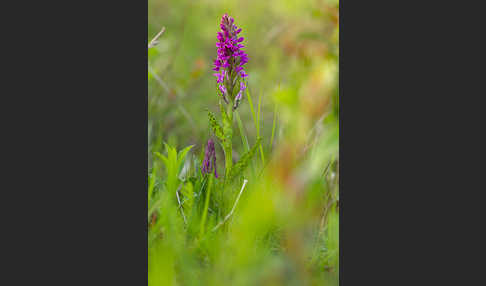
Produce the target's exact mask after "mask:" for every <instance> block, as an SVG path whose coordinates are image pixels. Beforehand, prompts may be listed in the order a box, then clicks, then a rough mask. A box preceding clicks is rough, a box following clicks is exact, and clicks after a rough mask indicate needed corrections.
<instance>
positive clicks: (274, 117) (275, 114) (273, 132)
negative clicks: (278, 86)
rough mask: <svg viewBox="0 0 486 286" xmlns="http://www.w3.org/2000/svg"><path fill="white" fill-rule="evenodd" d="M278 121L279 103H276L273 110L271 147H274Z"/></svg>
mask: <svg viewBox="0 0 486 286" xmlns="http://www.w3.org/2000/svg"><path fill="white" fill-rule="evenodd" d="M276 123H277V104H275V109H274V110H273V123H272V137H271V138H270V149H271V148H272V147H273V138H274V135H275V126H276Z"/></svg>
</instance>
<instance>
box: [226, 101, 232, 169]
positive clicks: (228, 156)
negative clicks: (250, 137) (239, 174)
mask: <svg viewBox="0 0 486 286" xmlns="http://www.w3.org/2000/svg"><path fill="white" fill-rule="evenodd" d="M226 113H227V114H228V119H229V123H228V124H229V126H226V127H227V128H226V132H227V133H228V134H227V137H226V140H228V143H227V144H228V145H227V149H226V150H225V151H224V156H225V168H226V170H225V176H226V177H228V175H229V173H230V170H231V167H232V166H233V143H232V139H233V106H232V105H231V104H228V109H227V112H226ZM228 131H229V132H228Z"/></svg>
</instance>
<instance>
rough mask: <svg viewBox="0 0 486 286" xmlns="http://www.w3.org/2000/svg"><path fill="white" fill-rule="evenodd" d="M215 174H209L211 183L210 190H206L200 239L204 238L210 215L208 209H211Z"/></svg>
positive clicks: (209, 184)
mask: <svg viewBox="0 0 486 286" xmlns="http://www.w3.org/2000/svg"><path fill="white" fill-rule="evenodd" d="M213 176H214V175H213V173H210V174H209V183H208V189H207V190H206V201H205V202H204V209H203V215H202V219H201V228H200V230H199V237H203V235H204V226H205V224H206V216H207V214H208V208H209V197H210V196H211V188H212V186H213Z"/></svg>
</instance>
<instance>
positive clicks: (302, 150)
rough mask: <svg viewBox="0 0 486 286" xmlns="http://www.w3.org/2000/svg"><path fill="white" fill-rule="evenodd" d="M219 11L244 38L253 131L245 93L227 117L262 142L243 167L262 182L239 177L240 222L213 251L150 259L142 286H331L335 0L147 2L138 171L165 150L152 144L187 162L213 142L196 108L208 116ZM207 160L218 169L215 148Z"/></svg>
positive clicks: (238, 148) (334, 260)
mask: <svg viewBox="0 0 486 286" xmlns="http://www.w3.org/2000/svg"><path fill="white" fill-rule="evenodd" d="M225 13H228V15H230V16H232V17H233V18H235V23H236V25H237V26H238V27H240V28H242V32H241V34H240V35H241V36H243V37H245V40H244V42H243V44H244V45H245V48H244V50H245V51H246V52H247V54H248V56H249V62H248V64H247V65H246V66H245V71H246V72H247V73H248V75H249V78H248V82H249V84H248V91H249V93H250V95H251V101H252V107H253V108H254V112H255V113H258V112H259V113H260V116H258V122H259V129H260V130H258V131H257V128H256V122H255V118H254V116H253V114H252V111H251V107H250V104H249V101H248V96H247V95H245V96H243V100H242V102H241V104H240V106H239V108H238V113H239V115H240V117H241V121H242V123H243V130H244V132H245V133H246V136H247V137H248V141H250V142H249V144H250V145H253V143H254V142H255V139H256V137H257V133H259V134H258V135H259V136H260V137H262V138H263V142H262V147H263V148H262V150H261V153H263V154H258V156H256V157H255V158H254V160H255V161H256V163H255V164H254V166H253V170H255V169H258V170H263V171H262V172H263V175H261V176H258V177H256V176H251V175H249V174H248V176H247V177H248V178H249V179H250V180H251V181H250V183H249V185H248V189H247V190H246V191H245V192H246V193H245V195H244V196H242V202H241V206H238V208H239V210H240V213H239V214H238V216H239V217H241V221H240V224H239V225H238V226H235V227H234V228H233V229H232V230H230V231H228V233H227V234H221V235H219V236H217V237H213V238H212V239H213V240H212V241H213V243H214V244H217V245H211V246H205V247H204V246H198V247H197V248H198V250H197V251H196V250H194V252H191V251H189V250H187V249H188V248H190V247H189V246H175V244H173V245H172V244H171V245H172V246H171V245H165V247H162V248H161V249H162V250H160V249H159V252H157V251H155V252H153V254H151V255H150V257H149V285H167V283H169V284H176V285H338V266H339V265H338V260H339V257H338V250H339V244H338V240H339V239H338V237H339V236H338V233H339V228H338V225H339V216H338V209H339V207H338V206H339V204H338V202H339V193H338V178H339V156H338V153H339V148H338V144H339V96H338V95H339V89H338V81H339V2H338V1H337V0H329V1H316V0H314V1H310V0H267V1H262V0H260V1H256V0H247V1H217V0H205V1H187V0H149V2H148V39H149V41H150V40H151V39H152V38H153V37H154V36H155V35H156V34H157V33H158V32H159V31H160V29H161V28H162V27H165V32H164V33H163V34H162V36H161V37H160V38H159V43H158V44H157V45H156V46H155V47H154V48H151V49H149V51H148V65H149V69H148V103H149V105H148V108H149V110H148V115H149V118H148V124H149V126H148V131H149V134H148V141H149V170H152V168H153V167H154V166H155V165H156V164H158V163H156V161H157V159H156V158H155V157H154V155H153V154H154V152H160V153H164V152H165V148H164V145H163V142H167V143H169V144H170V145H171V146H175V147H177V149H178V150H180V149H182V148H183V147H185V146H188V145H194V147H193V149H192V150H191V152H192V154H194V155H195V156H197V155H198V154H200V153H201V152H202V151H203V148H204V145H205V142H206V141H207V140H208V139H209V138H210V137H212V136H211V135H212V134H211V131H210V129H209V124H208V121H207V111H206V109H209V110H211V111H213V112H214V113H218V110H219V108H218V100H219V99H220V97H219V96H218V93H217V88H216V80H215V77H214V76H213V75H212V74H213V71H212V70H211V68H212V67H213V66H212V63H213V60H214V59H215V58H216V49H217V48H216V46H215V44H216V34H217V32H218V31H219V23H220V21H221V16H222V15H223V14H225ZM258 110H259V111H258ZM234 130H235V131H234V132H235V134H234V137H233V144H234V147H233V148H234V156H235V159H238V156H239V155H240V154H241V153H242V152H243V151H244V150H245V146H244V143H243V140H241V139H240V137H239V135H238V134H239V129H238V128H237V127H236V123H235V127H234ZM217 158H218V160H221V161H220V162H218V163H219V166H218V168H219V169H218V172H219V173H222V170H223V167H222V166H223V165H224V164H223V162H224V161H223V160H222V159H223V158H224V156H223V154H222V151H221V149H220V148H217ZM160 169H161V170H162V169H163V168H160ZM220 169H221V172H220ZM164 175H165V173H164V172H163V171H160V172H159V173H158V176H160V177H163V176H164ZM262 193H265V195H262ZM243 197H244V198H243ZM235 216H236V214H235ZM255 237H258V241H266V242H265V243H263V244H261V245H260V244H259V243H255ZM180 239H185V238H184V237H183V236H182V237H180ZM151 247H153V246H152V245H150V242H149V248H151ZM204 249H205V250H204ZM149 251H150V250H149ZM238 251H242V252H241V253H240V252H238ZM154 253H158V254H154ZM228 256H230V257H228ZM231 257H232V258H231ZM176 258H178V259H179V260H177V259H176ZM172 259H175V261H172ZM177 273H178V274H177ZM164 277H165V278H164ZM168 281H169V282H168Z"/></svg>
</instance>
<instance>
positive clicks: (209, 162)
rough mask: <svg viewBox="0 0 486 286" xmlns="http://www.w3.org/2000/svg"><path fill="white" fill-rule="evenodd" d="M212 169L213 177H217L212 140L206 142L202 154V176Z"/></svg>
mask: <svg viewBox="0 0 486 286" xmlns="http://www.w3.org/2000/svg"><path fill="white" fill-rule="evenodd" d="M213 169H214V176H215V177H216V178H217V177H218V172H217V171H216V150H215V149H214V142H213V140H212V139H209V140H208V144H207V146H206V151H205V153H204V161H203V163H202V167H201V171H202V174H203V175H205V174H209V173H211V172H212V171H213Z"/></svg>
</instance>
